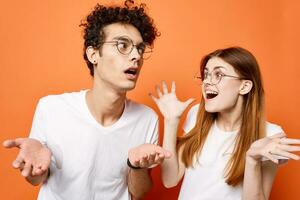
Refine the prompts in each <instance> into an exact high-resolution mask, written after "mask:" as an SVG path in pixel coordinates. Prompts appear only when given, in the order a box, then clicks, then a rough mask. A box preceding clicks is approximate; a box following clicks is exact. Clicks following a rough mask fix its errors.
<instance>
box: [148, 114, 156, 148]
mask: <svg viewBox="0 0 300 200" xmlns="http://www.w3.org/2000/svg"><path fill="white" fill-rule="evenodd" d="M146 140H147V141H146V143H150V144H158V117H157V116H156V115H155V117H153V119H152V120H151V122H150V126H149V130H148V135H147V139H146Z"/></svg>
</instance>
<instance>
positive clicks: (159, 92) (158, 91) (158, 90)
mask: <svg viewBox="0 0 300 200" xmlns="http://www.w3.org/2000/svg"><path fill="white" fill-rule="evenodd" d="M155 89H156V93H157V95H158V97H159V98H160V97H161V96H162V93H161V91H160V89H159V86H158V85H156V86H155Z"/></svg>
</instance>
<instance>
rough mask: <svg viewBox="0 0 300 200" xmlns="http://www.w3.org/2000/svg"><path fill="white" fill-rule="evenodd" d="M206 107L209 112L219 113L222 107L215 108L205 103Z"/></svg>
mask: <svg viewBox="0 0 300 200" xmlns="http://www.w3.org/2000/svg"><path fill="white" fill-rule="evenodd" d="M204 108H205V111H206V112H208V113H217V112H220V109H218V108H215V107H214V106H209V105H206V104H205V107H204Z"/></svg>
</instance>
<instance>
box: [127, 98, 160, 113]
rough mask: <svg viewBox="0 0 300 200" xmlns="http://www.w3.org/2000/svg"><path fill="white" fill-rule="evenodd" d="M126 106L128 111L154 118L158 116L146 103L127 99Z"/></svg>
mask: <svg viewBox="0 0 300 200" xmlns="http://www.w3.org/2000/svg"><path fill="white" fill-rule="evenodd" d="M126 106H127V107H128V108H129V110H130V112H134V113H136V114H137V113H139V114H143V115H148V116H151V117H154V118H158V116H157V114H156V112H155V111H154V110H153V109H152V108H150V107H149V106H147V105H144V104H141V103H138V102H135V101H133V100H130V99H127V100H126Z"/></svg>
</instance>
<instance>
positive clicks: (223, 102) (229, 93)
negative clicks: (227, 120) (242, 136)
mask: <svg viewBox="0 0 300 200" xmlns="http://www.w3.org/2000/svg"><path fill="white" fill-rule="evenodd" d="M223 75H229V76H223ZM241 85H242V80H240V79H239V75H238V74H237V73H236V72H235V70H234V68H233V67H232V66H231V65H230V64H228V63H226V62H225V61H223V60H222V59H221V58H218V57H213V58H211V59H209V60H208V62H207V64H206V66H205V69H204V79H203V84H202V94H203V97H204V100H205V110H206V111H207V112H209V113H219V112H228V111H230V110H232V109H234V108H235V107H236V105H238V102H239V101H242V96H241V95H240V88H241Z"/></svg>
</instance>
